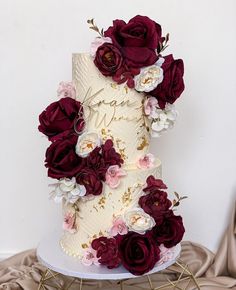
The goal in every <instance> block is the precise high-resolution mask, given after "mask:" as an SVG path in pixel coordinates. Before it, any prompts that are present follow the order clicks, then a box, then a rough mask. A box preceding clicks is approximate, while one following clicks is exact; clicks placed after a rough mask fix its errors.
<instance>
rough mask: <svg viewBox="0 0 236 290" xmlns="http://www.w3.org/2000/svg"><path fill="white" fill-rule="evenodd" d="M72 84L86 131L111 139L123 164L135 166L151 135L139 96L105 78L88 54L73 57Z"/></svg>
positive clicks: (141, 96) (146, 148)
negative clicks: (81, 104) (80, 104)
mask: <svg viewBox="0 0 236 290" xmlns="http://www.w3.org/2000/svg"><path fill="white" fill-rule="evenodd" d="M73 82H74V84H75V87H76V95H77V96H76V99H77V100H79V101H80V102H83V106H84V110H85V116H86V125H87V129H88V131H97V132H98V133H99V134H100V135H101V136H102V137H103V138H104V139H107V138H112V139H113V141H114V145H115V147H116V149H117V150H118V151H119V152H120V153H121V155H122V157H123V159H124V160H125V162H126V163H135V162H136V161H137V159H138V157H139V156H140V155H143V154H145V153H147V152H148V149H149V143H150V134H149V132H148V130H149V126H148V119H147V118H146V117H145V115H144V113H143V103H142V102H143V100H144V95H143V94H142V93H138V92H137V91H135V90H134V89H129V88H128V87H127V85H125V84H121V85H118V84H116V83H115V82H113V81H112V79H111V78H110V77H104V76H103V75H102V74H101V73H100V72H99V70H98V69H97V67H96V66H95V65H94V62H93V59H92V57H91V56H90V55H89V54H73ZM98 92H99V93H98ZM96 93H98V94H97V95H96V96H94V94H96Z"/></svg>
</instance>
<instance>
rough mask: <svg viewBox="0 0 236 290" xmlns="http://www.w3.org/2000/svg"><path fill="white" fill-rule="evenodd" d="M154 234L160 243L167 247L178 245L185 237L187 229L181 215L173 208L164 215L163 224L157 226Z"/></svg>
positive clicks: (153, 231) (153, 230)
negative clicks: (176, 214)
mask: <svg viewBox="0 0 236 290" xmlns="http://www.w3.org/2000/svg"><path fill="white" fill-rule="evenodd" d="M151 232H152V235H153V237H154V239H155V240H156V241H157V242H158V244H164V246H165V247H166V248H171V247H173V246H175V245H177V244H178V243H179V242H180V241H181V240H182V238H183V235H184V232H185V229H184V225H183V221H182V217H181V216H175V215H174V213H173V211H172V210H169V211H168V213H167V214H165V216H164V220H163V222H162V224H161V225H158V226H155V227H154V228H153V229H152V230H151Z"/></svg>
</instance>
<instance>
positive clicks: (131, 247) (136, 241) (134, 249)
mask: <svg viewBox="0 0 236 290" xmlns="http://www.w3.org/2000/svg"><path fill="white" fill-rule="evenodd" d="M117 241H118V243H119V252H120V257H121V263H122V265H123V266H124V267H125V268H126V269H127V270H128V271H129V272H131V273H132V274H134V275H143V274H144V273H147V272H149V271H150V270H152V268H153V267H154V266H155V264H156V262H157V261H158V260H159V259H160V256H159V254H160V250H159V247H158V246H157V244H156V242H155V241H154V239H153V237H152V235H150V233H146V234H145V235H140V234H137V233H134V232H129V233H128V234H127V235H123V236H121V235H119V236H117Z"/></svg>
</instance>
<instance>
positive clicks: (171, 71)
mask: <svg viewBox="0 0 236 290" xmlns="http://www.w3.org/2000/svg"><path fill="white" fill-rule="evenodd" d="M164 59H165V61H164V63H163V65H162V69H163V71H164V79H163V81H162V83H160V84H159V85H158V86H157V87H156V88H155V89H154V90H153V91H151V92H150V95H152V96H154V97H156V98H157V100H158V104H159V106H160V108H161V109H164V108H165V105H166V103H170V104H173V103H174V102H175V101H176V99H177V98H179V97H180V95H181V94H182V92H183V90H184V81H183V75H184V63H183V60H182V59H177V60H174V58H173V56H172V54H170V55H168V56H165V57H164Z"/></svg>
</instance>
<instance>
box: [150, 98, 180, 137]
mask: <svg viewBox="0 0 236 290" xmlns="http://www.w3.org/2000/svg"><path fill="white" fill-rule="evenodd" d="M177 115H178V112H177V111H176V110H175V107H174V105H171V104H166V106H165V109H164V110H161V109H160V108H156V109H155V111H154V112H153V113H152V116H153V117H154V118H153V120H152V125H151V128H152V132H151V135H152V137H160V135H161V134H162V133H163V132H165V131H167V130H168V129H171V128H172V127H173V126H174V123H175V121H176V118H177Z"/></svg>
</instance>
